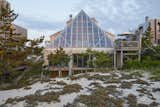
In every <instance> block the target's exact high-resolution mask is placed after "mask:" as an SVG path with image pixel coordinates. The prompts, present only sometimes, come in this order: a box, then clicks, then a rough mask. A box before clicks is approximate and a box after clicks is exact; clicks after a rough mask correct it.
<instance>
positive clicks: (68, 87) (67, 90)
mask: <svg viewBox="0 0 160 107" xmlns="http://www.w3.org/2000/svg"><path fill="white" fill-rule="evenodd" d="M81 89H82V87H81V85H79V84H71V85H66V86H64V88H63V91H62V92H61V93H62V94H70V93H73V92H75V93H77V92H80V90H81Z"/></svg>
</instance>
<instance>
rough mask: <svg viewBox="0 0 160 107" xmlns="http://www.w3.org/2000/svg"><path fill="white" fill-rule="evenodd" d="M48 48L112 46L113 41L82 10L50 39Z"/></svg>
mask: <svg viewBox="0 0 160 107" xmlns="http://www.w3.org/2000/svg"><path fill="white" fill-rule="evenodd" d="M49 47H50V48H59V47H62V48H113V41H112V40H111V39H110V38H109V37H108V35H107V34H106V33H105V32H104V31H103V30H102V29H101V28H100V27H99V26H98V25H97V24H96V22H94V21H93V20H92V19H91V18H90V17H89V16H88V15H87V14H86V13H85V12H84V11H83V10H82V11H80V13H79V14H78V15H77V16H76V17H75V18H74V19H72V21H71V23H70V24H67V26H66V27H65V28H64V30H62V31H61V33H60V34H59V35H58V36H56V38H55V39H54V40H53V41H51V44H50V45H49Z"/></svg>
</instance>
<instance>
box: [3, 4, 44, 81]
mask: <svg viewBox="0 0 160 107" xmlns="http://www.w3.org/2000/svg"><path fill="white" fill-rule="evenodd" d="M17 16H18V15H17V14H15V13H14V11H13V10H11V9H10V7H9V6H7V7H6V8H3V7H1V8H0V22H1V24H0V34H1V35H2V36H0V83H1V82H13V80H16V78H18V77H19V76H21V75H22V74H23V72H24V71H29V73H31V72H40V71H41V70H40V69H41V67H42V62H40V64H39V62H36V61H33V60H28V59H27V57H29V56H32V55H34V56H36V57H38V56H42V53H41V51H42V50H43V48H42V47H39V44H40V43H41V42H43V39H44V37H43V36H42V37H40V38H39V39H35V40H28V39H27V38H26V37H25V36H24V35H21V34H16V33H15V29H14V28H13V21H14V20H15V19H16V18H17ZM27 42H30V43H31V46H26V43H27ZM35 65H37V66H35ZM32 70H34V71H32Z"/></svg>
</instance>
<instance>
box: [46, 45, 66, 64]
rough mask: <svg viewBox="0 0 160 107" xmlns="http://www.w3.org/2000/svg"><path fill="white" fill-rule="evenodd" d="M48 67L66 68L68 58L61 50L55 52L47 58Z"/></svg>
mask: <svg viewBox="0 0 160 107" xmlns="http://www.w3.org/2000/svg"><path fill="white" fill-rule="evenodd" d="M48 61H49V65H51V66H56V67H65V66H68V62H69V56H68V55H67V54H65V51H64V50H63V48H59V49H57V50H56V52H55V54H50V55H49V56H48Z"/></svg>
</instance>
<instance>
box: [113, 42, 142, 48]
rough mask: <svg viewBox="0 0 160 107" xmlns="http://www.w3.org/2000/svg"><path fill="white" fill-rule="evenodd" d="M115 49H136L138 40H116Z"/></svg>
mask: <svg viewBox="0 0 160 107" xmlns="http://www.w3.org/2000/svg"><path fill="white" fill-rule="evenodd" d="M115 49H116V50H138V49H139V41H116V42H115Z"/></svg>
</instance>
